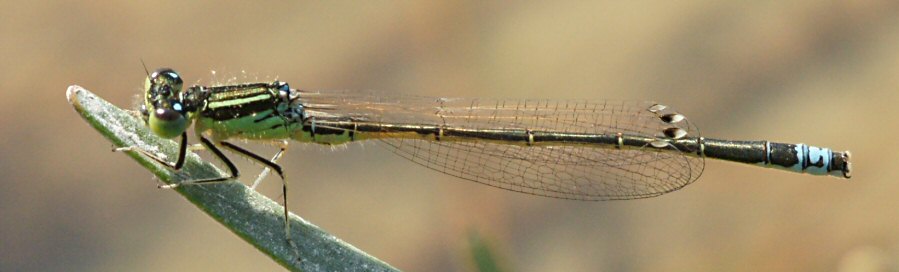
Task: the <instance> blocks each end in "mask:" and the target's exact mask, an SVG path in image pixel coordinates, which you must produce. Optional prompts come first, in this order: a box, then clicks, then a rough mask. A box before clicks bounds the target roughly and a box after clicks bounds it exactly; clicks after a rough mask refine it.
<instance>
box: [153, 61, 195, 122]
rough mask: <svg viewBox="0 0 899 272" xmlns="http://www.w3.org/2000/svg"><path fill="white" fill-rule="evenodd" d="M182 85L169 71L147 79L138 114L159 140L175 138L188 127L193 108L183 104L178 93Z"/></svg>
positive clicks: (183, 99)
mask: <svg viewBox="0 0 899 272" xmlns="http://www.w3.org/2000/svg"><path fill="white" fill-rule="evenodd" d="M183 84H184V81H183V80H181V76H179V75H178V73H177V72H175V71H174V70H172V69H168V68H163V69H159V70H156V71H155V72H153V73H152V74H150V75H149V76H148V77H147V82H146V86H145V91H146V96H145V97H144V105H142V106H141V110H140V111H141V114H142V115H143V117H144V121H145V122H147V126H148V127H150V130H151V131H153V133H154V134H156V135H158V136H159V137H163V138H167V139H171V138H174V137H177V136H179V135H181V134H182V133H184V131H185V130H187V127H188V126H190V122H189V120H190V117H191V113H192V112H193V111H196V107H193V105H192V104H193V103H190V101H187V102H186V101H185V98H184V93H183V92H182V91H181V88H182V85H183Z"/></svg>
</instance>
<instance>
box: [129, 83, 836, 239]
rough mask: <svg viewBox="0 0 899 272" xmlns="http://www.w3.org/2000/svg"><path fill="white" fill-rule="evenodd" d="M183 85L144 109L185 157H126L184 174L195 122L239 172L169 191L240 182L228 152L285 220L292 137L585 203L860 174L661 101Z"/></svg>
mask: <svg viewBox="0 0 899 272" xmlns="http://www.w3.org/2000/svg"><path fill="white" fill-rule="evenodd" d="M182 85H183V81H182V79H181V77H180V76H179V75H178V73H176V72H175V71H173V70H171V69H159V70H157V71H156V72H154V73H152V74H148V77H147V81H146V93H145V95H144V101H143V102H144V103H143V105H142V106H141V110H140V111H141V113H142V115H143V118H144V120H145V121H146V123H147V125H148V126H149V128H150V129H151V130H152V131H153V132H154V133H155V134H156V135H158V136H161V137H164V138H176V137H179V136H180V137H181V139H180V140H181V148H180V152H179V154H178V159H177V160H176V161H175V162H169V161H167V160H165V159H162V158H160V157H159V156H157V155H155V154H154V153H152V152H148V151H145V150H142V149H139V148H136V147H125V148H120V149H118V150H119V151H135V152H140V153H142V154H144V155H146V156H148V157H150V158H153V159H155V160H156V161H158V162H160V163H162V164H163V165H166V166H168V167H170V168H173V169H180V168H181V167H182V166H183V165H184V158H185V153H186V152H187V150H188V146H189V145H188V141H187V138H188V136H187V128H188V127H189V126H190V125H191V124H193V125H194V132H195V135H196V137H197V138H198V139H199V140H200V144H201V146H202V147H204V148H205V149H208V150H210V151H211V152H212V153H213V154H214V155H215V157H217V158H218V159H220V160H221V161H222V162H223V163H224V164H225V165H226V166H227V167H228V171H229V173H230V176H228V177H220V178H210V179H202V180H189V181H183V182H180V183H177V184H174V185H168V186H164V187H166V188H173V187H177V186H182V185H189V184H191V185H195V184H209V183H216V182H224V181H230V180H234V179H236V178H237V177H238V176H239V171H238V169H237V167H235V166H234V164H233V163H232V162H231V160H230V159H228V157H226V156H225V155H224V153H223V152H222V151H221V150H220V149H219V147H221V148H224V149H228V150H230V151H233V152H234V153H236V154H239V155H242V156H245V157H247V158H249V159H251V160H253V161H256V162H259V163H261V164H262V165H264V166H265V167H267V168H268V169H271V170H273V171H275V172H276V173H277V174H278V175H279V176H280V177H281V179H282V181H283V186H282V193H283V194H284V196H283V205H284V206H285V209H284V217H285V218H284V219H285V221H286V220H287V213H288V211H287V208H286V207H287V181H286V179H285V178H284V172H283V171H282V168H281V166H279V165H278V164H277V161H278V159H279V158H281V156H282V155H283V154H284V152H285V150H286V149H285V148H286V145H287V144H286V142H285V140H295V141H298V142H302V143H316V144H325V145H338V144H345V143H349V142H354V141H376V142H380V143H383V144H384V146H386V147H388V148H389V149H391V150H392V151H393V152H394V153H396V154H398V155H400V156H402V157H404V158H406V159H408V160H411V161H413V162H415V163H417V164H420V165H423V166H425V167H427V168H430V169H433V170H436V171H439V172H442V173H445V174H448V175H451V176H455V177H458V178H461V179H466V180H470V181H474V182H478V183H482V184H486V185H490V186H493V187H498V188H502V189H505V190H509V191H516V192H522V193H527V194H533V195H540V196H547V197H554V198H563V199H576V200H620V199H636V198H646V197H654V196H658V195H661V194H664V193H668V192H671V191H674V190H677V189H680V188H682V187H684V186H686V185H687V184H690V183H692V182H693V181H695V180H696V179H698V178H699V176H700V175H701V174H702V171H703V168H704V167H705V161H704V159H705V158H714V159H721V160H727V161H734V162H742V163H747V164H754V165H758V166H766V167H773V168H779V169H785V170H789V171H794V172H800V173H809V174H815V175H831V176H836V177H842V178H849V177H850V163H849V152H848V151H846V152H834V151H832V150H831V149H828V148H819V147H814V146H808V145H805V144H784V143H774V142H769V141H729V140H717V139H710V138H704V137H701V136H700V134H699V130H698V129H697V128H696V126H695V125H693V124H692V123H691V122H690V121H689V120H688V119H687V118H686V117H685V116H684V115H682V114H680V113H678V112H676V111H674V110H673V109H671V108H670V107H667V106H664V105H661V104H658V103H653V102H642V101H630V102H629V101H575V100H500V99H477V98H465V99H456V98H429V97H421V96H409V95H395V94H388V93H381V92H371V91H366V92H350V91H303V90H298V89H292V88H290V86H288V84H287V83H284V82H281V81H274V82H271V83H250V84H240V85H228V86H213V87H206V86H192V87H189V88H187V89H186V90H182ZM231 139H241V140H260V141H278V142H281V143H282V144H280V146H281V150H280V151H278V152H277V153H276V154H275V156H274V157H273V158H272V159H267V158H264V157H262V156H260V155H257V154H255V153H252V152H250V151H248V150H246V149H244V148H241V147H239V146H237V145H235V144H232V143H230V142H228V140H231ZM263 173H267V172H263ZM262 177H264V175H262ZM258 181H259V179H257V183H258ZM285 232H287V234H288V235H287V237H288V238H287V239H288V242H290V238H289V237H290V235H289V232H290V229H289V224H285ZM291 243H292V242H291Z"/></svg>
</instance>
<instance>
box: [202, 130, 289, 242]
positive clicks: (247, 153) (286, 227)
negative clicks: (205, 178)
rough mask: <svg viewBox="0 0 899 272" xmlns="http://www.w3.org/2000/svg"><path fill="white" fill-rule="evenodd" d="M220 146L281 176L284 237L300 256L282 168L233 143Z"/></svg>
mask: <svg viewBox="0 0 899 272" xmlns="http://www.w3.org/2000/svg"><path fill="white" fill-rule="evenodd" d="M219 144H221V145H222V146H223V147H225V148H227V149H229V150H231V151H234V152H235V153H238V154H241V155H243V156H246V157H247V158H250V159H252V160H254V161H257V162H259V163H262V164H263V165H265V166H266V167H268V168H270V169H272V170H274V171H275V173H278V176H281V182H282V183H281V184H282V186H281V193H282V194H284V201H283V202H282V204H283V205H284V235H285V237H286V238H287V243H288V244H289V245H290V247H291V248H293V250H294V253H296V254H297V256H299V250H298V249H297V246H296V244H295V243H294V242H293V239H292V238H290V216H289V211H288V209H287V179H286V178H285V177H284V172H283V171H282V170H281V166H280V165H278V164H277V163H275V162H272V161H271V160H269V159H266V158H263V157H262V156H259V155H256V154H255V153H253V152H250V151H249V150H246V149H244V148H242V147H239V146H236V145H234V144H232V143H229V142H224V141H222V142H219ZM283 151H284V150H283V148H282V150H281V152H283ZM276 157H277V155H276Z"/></svg>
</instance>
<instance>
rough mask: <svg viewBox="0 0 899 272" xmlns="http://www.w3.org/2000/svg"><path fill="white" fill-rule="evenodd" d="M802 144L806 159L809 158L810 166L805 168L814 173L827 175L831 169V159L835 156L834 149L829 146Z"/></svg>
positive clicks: (807, 171)
mask: <svg viewBox="0 0 899 272" xmlns="http://www.w3.org/2000/svg"><path fill="white" fill-rule="evenodd" d="M802 146H803V148H804V149H805V155H806V158H805V159H807V160H808V167H807V168H806V169H805V172H806V173H809V174H813V175H827V174H828V173H829V171H828V170H829V169H830V160H831V158H833V151H831V150H830V149H829V148H820V147H815V146H807V145H802Z"/></svg>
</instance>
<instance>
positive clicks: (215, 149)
mask: <svg viewBox="0 0 899 272" xmlns="http://www.w3.org/2000/svg"><path fill="white" fill-rule="evenodd" d="M199 138H200V143H201V144H203V146H204V147H206V149H209V150H210V151H212V154H214V155H215V157H216V158H218V159H219V160H220V161H222V163H224V164H225V166H228V171H229V172H231V176H230V177H220V178H210V179H197V180H188V181H182V182H179V183H172V184H166V185H161V186H159V188H162V189H172V188H177V187H180V186H186V185H198V184H210V183H220V182H225V181H229V180H232V179H237V178H238V177H240V171H239V170H237V166H234V163H233V162H231V160H230V159H228V157H226V156H225V153H222V150H220V149H218V147H215V144H213V143H212V142H211V141H209V139H206V137H203V136H202V135H200V136H199ZM182 150H184V151H185V152H186V150H187V142H185V144H184V145H183V146H182ZM182 164H183V162H182Z"/></svg>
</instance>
